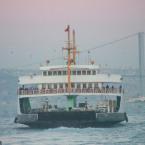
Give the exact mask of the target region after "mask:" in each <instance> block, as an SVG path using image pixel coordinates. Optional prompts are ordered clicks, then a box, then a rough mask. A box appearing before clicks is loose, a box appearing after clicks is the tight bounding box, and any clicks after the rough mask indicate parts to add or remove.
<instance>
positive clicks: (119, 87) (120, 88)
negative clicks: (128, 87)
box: [119, 85, 122, 93]
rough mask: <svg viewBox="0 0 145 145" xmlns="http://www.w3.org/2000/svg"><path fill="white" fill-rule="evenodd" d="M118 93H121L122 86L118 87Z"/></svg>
mask: <svg viewBox="0 0 145 145" xmlns="http://www.w3.org/2000/svg"><path fill="white" fill-rule="evenodd" d="M119 93H122V86H121V85H120V86H119Z"/></svg>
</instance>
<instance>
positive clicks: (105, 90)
mask: <svg viewBox="0 0 145 145" xmlns="http://www.w3.org/2000/svg"><path fill="white" fill-rule="evenodd" d="M65 93H75V94H82V93H83V94H85V93H86V94H87V93H94V94H100V93H106V94H121V93H124V90H123V89H121V88H101V89H100V88H94V89H93V88H89V89H71V90H70V92H69V90H68V89H61V88H59V89H37V88H35V89H32V88H25V89H22V88H21V89H18V95H41V94H65Z"/></svg>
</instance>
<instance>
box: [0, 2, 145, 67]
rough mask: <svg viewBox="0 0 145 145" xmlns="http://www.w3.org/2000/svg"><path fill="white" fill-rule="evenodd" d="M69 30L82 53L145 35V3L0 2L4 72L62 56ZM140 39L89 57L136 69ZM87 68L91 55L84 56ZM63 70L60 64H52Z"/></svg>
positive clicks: (0, 55)
mask: <svg viewBox="0 0 145 145" xmlns="http://www.w3.org/2000/svg"><path fill="white" fill-rule="evenodd" d="M67 24H70V25H71V27H73V28H75V30H76V35H77V36H76V39H77V46H78V49H79V50H84V49H89V48H94V47H96V46H98V45H101V44H103V43H106V42H110V41H112V40H115V39H119V38H121V37H124V36H126V35H130V34H133V33H137V32H140V31H143V32H145V0H0V68H7V67H9V68H10V67H11V68H16V67H18V68H20V67H23V66H24V67H25V66H27V65H30V64H39V63H41V62H44V61H45V60H46V59H52V58H53V59H55V58H58V57H61V56H62V51H61V50H62V47H63V46H64V43H65V41H66V33H65V32H64V29H65V27H66V25H67ZM137 47H138V44H137V36H136V37H133V38H130V39H128V40H126V41H122V42H119V43H116V44H114V45H110V46H106V47H103V48H98V49H96V50H95V51H92V52H91V53H90V56H91V57H92V58H93V59H95V61H96V63H98V64H108V65H109V66H114V67H118V66H119V67H125V66H137V64H138V60H137V56H138V50H137ZM80 61H82V62H83V63H85V62H87V53H84V54H80ZM52 62H53V64H57V63H58V64H61V63H62V62H63V61H61V60H52Z"/></svg>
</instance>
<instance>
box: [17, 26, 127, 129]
mask: <svg viewBox="0 0 145 145" xmlns="http://www.w3.org/2000/svg"><path fill="white" fill-rule="evenodd" d="M65 32H67V36H68V41H67V47H65V48H63V50H65V51H66V52H67V58H66V64H65V65H58V66H51V65H50V64H49V62H48V61H47V63H46V64H45V65H43V66H40V75H36V74H35V75H30V76H20V77H19V79H18V91H17V92H18V106H17V111H18V114H17V116H16V117H15V123H20V124H25V125H28V126H30V127H45V128H46V127H47V128H53V127H60V126H65V127H97V126H106V125H107V126H108V125H114V124H116V123H120V122H122V121H128V119H127V114H126V112H125V110H124V107H125V106H124V105H125V98H124V88H123V78H122V76H121V75H118V74H108V73H101V69H100V67H99V65H95V64H94V62H91V63H90V64H87V65H78V64H76V54H77V53H78V51H77V49H76V45H75V31H74V30H73V32H72V34H73V37H72V40H71V39H70V33H71V31H70V26H69V25H68V26H67V29H66V30H65Z"/></svg>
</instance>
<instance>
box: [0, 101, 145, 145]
mask: <svg viewBox="0 0 145 145" xmlns="http://www.w3.org/2000/svg"><path fill="white" fill-rule="evenodd" d="M10 106H11V105H10ZM126 111H127V113H128V118H129V122H128V123H125V122H124V123H122V124H118V125H116V126H113V127H109V128H84V129H79V128H66V127H60V128H55V129H31V128H29V127H26V126H23V125H18V124H14V123H13V120H14V116H15V109H14V108H13V107H2V106H1V107H0V140H1V141H2V143H3V145H145V102H136V103H135V102H134V103H126Z"/></svg>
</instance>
